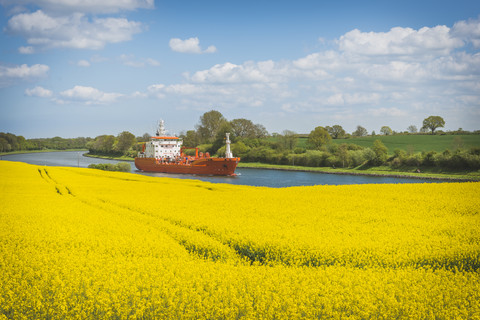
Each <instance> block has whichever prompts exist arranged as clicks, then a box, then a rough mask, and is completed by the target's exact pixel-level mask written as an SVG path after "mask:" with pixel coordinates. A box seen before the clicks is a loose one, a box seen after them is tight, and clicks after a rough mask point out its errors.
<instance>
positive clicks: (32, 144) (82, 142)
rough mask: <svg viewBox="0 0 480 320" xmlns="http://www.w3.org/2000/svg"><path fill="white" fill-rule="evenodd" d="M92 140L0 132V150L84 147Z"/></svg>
mask: <svg viewBox="0 0 480 320" xmlns="http://www.w3.org/2000/svg"><path fill="white" fill-rule="evenodd" d="M93 140H94V139H92V138H85V137H78V138H61V137H53V138H35V139H25V137H23V136H17V135H14V134H12V133H4V132H0V152H11V151H32V150H67V149H85V148H86V145H87V143H88V142H90V141H93Z"/></svg>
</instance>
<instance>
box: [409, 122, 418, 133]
mask: <svg viewBox="0 0 480 320" xmlns="http://www.w3.org/2000/svg"><path fill="white" fill-rule="evenodd" d="M407 130H408V132H409V133H417V132H418V130H417V126H415V125H413V124H412V125H410V126H408V128H407Z"/></svg>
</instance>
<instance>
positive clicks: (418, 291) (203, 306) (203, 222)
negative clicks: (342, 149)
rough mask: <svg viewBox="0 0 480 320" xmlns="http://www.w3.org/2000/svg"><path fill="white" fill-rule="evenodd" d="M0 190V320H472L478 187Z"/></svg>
mask: <svg viewBox="0 0 480 320" xmlns="http://www.w3.org/2000/svg"><path fill="white" fill-rule="evenodd" d="M0 177H1V179H0V203H1V206H0V225H1V226H2V228H0V281H1V283H2V286H1V287H0V319H2V318H3V319H42V318H53V319H57V318H74V319H96V318H107V319H136V318H140V319H241V318H244V319H298V318H305V319H312V318H320V319H340V318H342V319H344V318H345V319H368V318H375V319H377V318H384V319H390V318H408V319H437V318H440V319H480V293H479V292H480V268H479V266H480V214H479V210H480V196H479V194H480V183H441V184H437V183H434V184H405V185H358V186H357V185H354V186H313V187H292V188H282V189H271V188H263V187H248V186H234V185H223V184H211V183H206V182H200V181H195V180H179V179H169V178H151V177H145V176H139V175H132V174H127V173H116V172H103V171H98V170H92V169H79V168H57V167H42V166H33V165H27V164H22V163H14V162H7V161H0Z"/></svg>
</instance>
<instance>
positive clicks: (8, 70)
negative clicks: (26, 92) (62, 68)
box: [0, 64, 50, 80]
mask: <svg viewBox="0 0 480 320" xmlns="http://www.w3.org/2000/svg"><path fill="white" fill-rule="evenodd" d="M49 70H50V68H49V67H48V66H47V65H44V64H34V65H32V66H28V65H26V64H22V65H20V66H14V67H5V66H0V80H8V79H22V80H31V79H34V78H41V77H45V76H46V75H47V73H48V71H49Z"/></svg>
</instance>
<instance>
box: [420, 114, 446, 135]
mask: <svg viewBox="0 0 480 320" xmlns="http://www.w3.org/2000/svg"><path fill="white" fill-rule="evenodd" d="M444 126H445V120H443V118H442V117H440V116H430V117H428V118H426V119H424V120H423V128H426V129H430V130H432V134H435V129H437V128H443V127H444Z"/></svg>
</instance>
